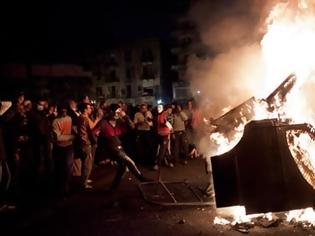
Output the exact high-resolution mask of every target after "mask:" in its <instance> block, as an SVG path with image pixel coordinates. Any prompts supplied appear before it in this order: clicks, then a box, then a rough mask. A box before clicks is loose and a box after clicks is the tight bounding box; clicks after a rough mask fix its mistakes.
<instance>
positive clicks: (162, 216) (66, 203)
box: [0, 159, 312, 236]
mask: <svg viewBox="0 0 315 236" xmlns="http://www.w3.org/2000/svg"><path fill="white" fill-rule="evenodd" d="M113 170H114V169H113V167H111V166H107V167H97V169H96V170H95V174H94V176H93V177H92V179H93V183H94V184H93V186H94V190H93V191H86V192H77V193H74V194H72V195H70V196H69V197H67V198H64V199H60V198H59V199H57V200H56V199H54V200H50V201H42V202H43V203H40V202H41V201H40V200H36V201H30V202H29V204H27V206H24V208H23V210H20V211H18V212H14V211H13V212H1V214H0V216H1V218H0V219H1V235H18V234H21V233H23V234H26V235H77V236H79V235H90V236H92V235H150V236H153V235H240V234H241V233H240V232H238V231H236V230H233V229H231V228H230V227H228V226H220V225H214V224H213V219H214V217H215V215H216V214H215V210H214V209H213V208H212V207H200V206H189V207H186V206H185V207H183V206H181V207H174V206H173V207H164V206H157V205H153V204H150V203H147V202H146V201H145V200H144V199H143V198H142V195H141V193H140V191H139V189H138V187H137V185H138V182H136V180H134V178H133V176H131V175H130V173H127V174H126V176H125V177H124V179H123V183H122V184H121V185H120V186H119V188H118V189H117V190H116V191H114V192H112V193H108V192H106V191H105V189H106V188H107V187H108V186H109V183H110V181H111V179H112V177H113V174H114V171H113ZM142 170H143V171H144V173H145V174H147V175H148V176H149V177H151V178H155V177H156V176H157V172H154V171H151V170H147V169H145V168H142ZM162 178H163V179H164V180H168V181H182V180H184V179H187V180H189V181H191V182H195V183H197V184H199V185H200V186H201V187H203V186H205V185H206V183H207V182H206V181H207V176H206V174H205V173H204V163H203V161H202V160H199V159H197V160H191V161H190V162H189V164H188V165H186V166H183V165H181V164H178V165H177V166H175V168H173V169H171V168H163V169H162ZM250 234H251V235H289V234H290V235H312V232H311V231H308V230H307V231H304V230H302V229H300V228H296V227H293V226H288V225H286V226H285V225H280V226H277V227H271V228H262V227H255V228H252V229H250Z"/></svg>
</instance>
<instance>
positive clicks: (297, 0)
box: [210, 0, 315, 225]
mask: <svg viewBox="0 0 315 236" xmlns="http://www.w3.org/2000/svg"><path fill="white" fill-rule="evenodd" d="M314 9H315V1H313V0H288V1H285V2H283V1H282V2H281V3H278V4H276V5H275V6H274V7H273V9H272V10H271V12H270V14H269V16H268V17H267V19H266V29H267V32H266V34H265V35H264V36H263V38H262V40H261V51H262V56H263V62H264V67H265V70H266V77H265V79H264V84H263V87H261V88H260V90H259V91H255V95H256V96H258V97H259V98H265V97H266V95H268V94H269V93H270V92H271V91H272V89H273V88H275V87H277V86H278V85H279V84H280V83H281V81H282V80H283V78H286V77H287V76H288V75H289V74H292V73H294V74H295V75H296V78H297V80H296V83H295V85H294V87H293V88H292V89H291V90H290V92H289V93H288V94H287V95H286V97H285V99H284V100H283V99H278V100H277V99H276V101H275V104H276V105H275V107H274V108H275V109H273V110H270V109H268V106H267V104H266V102H265V100H264V99H256V102H255V104H254V117H253V119H255V120H259V119H270V118H278V119H280V120H286V121H288V122H292V123H309V124H313V125H314V124H315V122H314V121H315V114H314V112H313V109H312V107H311V104H310V101H309V99H308V97H307V93H305V91H307V89H309V88H310V87H311V86H314V84H315V76H314V72H315V14H314ZM249 121H250V120H247V119H244V120H243V122H242V123H241V124H238V126H237V127H235V134H234V136H233V138H232V139H231V138H229V139H228V138H227V137H226V136H225V134H223V133H220V132H215V133H212V134H211V135H210V139H211V141H212V142H214V143H215V144H216V145H217V150H216V151H215V155H220V154H222V153H224V152H227V151H229V150H230V149H232V148H233V147H234V146H235V145H236V144H237V143H238V142H239V140H240V139H241V137H242V134H243V130H244V126H245V124H246V123H247V122H249ZM287 140H288V144H289V147H290V151H291V154H292V156H293V157H294V159H295V161H296V163H297V165H298V167H299V170H300V171H301V173H302V174H303V176H304V177H305V179H306V180H307V181H308V183H309V184H310V185H312V186H313V188H314V189H315V142H314V140H313V137H309V136H308V135H307V134H303V133H296V132H293V131H291V132H290V133H288V134H287ZM212 153H213V152H212ZM233 215H234V219H233V220H232V221H225V222H224V220H223V219H220V218H216V219H215V223H218V224H220V223H221V224H224V223H227V222H229V223H231V222H239V221H247V220H249V219H250V217H247V216H245V215H244V214H243V213H242V212H241V213H240V212H239V211H237V212H236V213H235V214H233ZM314 215H315V213H314V211H313V209H306V210H300V211H292V212H289V213H288V214H287V220H288V221H290V220H292V218H295V219H296V220H308V221H309V222H310V223H311V224H312V225H315V217H314ZM266 217H270V216H269V215H266Z"/></svg>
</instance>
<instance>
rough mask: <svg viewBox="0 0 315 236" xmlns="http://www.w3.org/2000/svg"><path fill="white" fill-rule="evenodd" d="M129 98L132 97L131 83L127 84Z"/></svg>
mask: <svg viewBox="0 0 315 236" xmlns="http://www.w3.org/2000/svg"><path fill="white" fill-rule="evenodd" d="M126 97H127V98H131V85H127V96H126Z"/></svg>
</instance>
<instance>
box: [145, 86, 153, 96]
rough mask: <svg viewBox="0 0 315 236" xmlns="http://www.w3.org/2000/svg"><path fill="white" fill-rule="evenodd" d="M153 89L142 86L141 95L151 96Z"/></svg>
mask: <svg viewBox="0 0 315 236" xmlns="http://www.w3.org/2000/svg"><path fill="white" fill-rule="evenodd" d="M153 94H154V89H153V88H143V92H142V96H153Z"/></svg>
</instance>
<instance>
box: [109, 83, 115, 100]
mask: <svg viewBox="0 0 315 236" xmlns="http://www.w3.org/2000/svg"><path fill="white" fill-rule="evenodd" d="M109 97H111V98H114V97H116V87H115V86H111V87H110V93H109Z"/></svg>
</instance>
